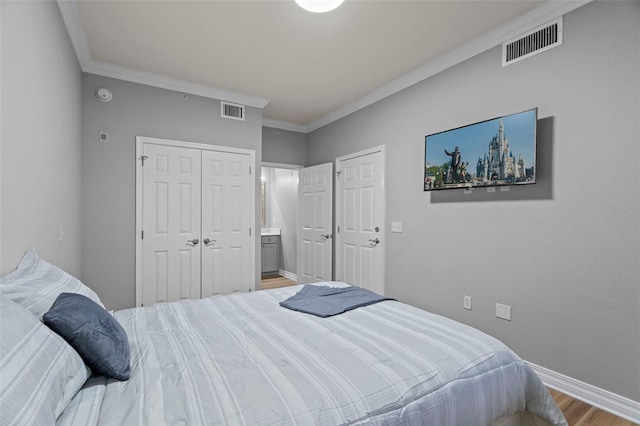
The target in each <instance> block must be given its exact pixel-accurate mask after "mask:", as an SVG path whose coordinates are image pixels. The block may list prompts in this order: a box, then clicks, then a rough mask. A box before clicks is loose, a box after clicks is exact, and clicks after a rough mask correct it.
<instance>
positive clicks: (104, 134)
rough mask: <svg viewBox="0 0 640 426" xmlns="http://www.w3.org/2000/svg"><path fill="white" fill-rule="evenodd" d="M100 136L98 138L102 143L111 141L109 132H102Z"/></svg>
mask: <svg viewBox="0 0 640 426" xmlns="http://www.w3.org/2000/svg"><path fill="white" fill-rule="evenodd" d="M99 137H100V138H99V139H98V141H99V142H100V143H109V133H107V132H100V134H99Z"/></svg>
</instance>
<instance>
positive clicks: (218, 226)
mask: <svg viewBox="0 0 640 426" xmlns="http://www.w3.org/2000/svg"><path fill="white" fill-rule="evenodd" d="M249 173H250V157H249V155H246V154H238V153H231V152H218V151H203V152H202V238H203V241H202V297H208V296H212V295H214V294H229V293H235V292H244V291H250V290H251V287H252V286H251V283H252V282H253V279H252V277H253V275H254V273H255V271H254V270H253V268H252V265H251V250H254V249H255V246H254V244H253V240H252V238H251V235H250V229H251V227H252V226H251V217H252V216H251V209H252V206H253V203H252V202H251V201H252V200H251V197H252V195H251V190H250V187H251V175H250V174H249Z"/></svg>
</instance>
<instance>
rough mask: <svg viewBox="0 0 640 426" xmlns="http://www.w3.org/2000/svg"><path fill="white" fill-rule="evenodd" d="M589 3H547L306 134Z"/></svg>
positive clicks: (340, 111)
mask: <svg viewBox="0 0 640 426" xmlns="http://www.w3.org/2000/svg"><path fill="white" fill-rule="evenodd" d="M591 1H592V0H577V1H550V2H548V3H545V4H543V5H541V6H539V7H537V8H535V9H533V10H531V11H529V12H527V13H525V14H524V15H522V16H519V17H517V18H515V19H513V20H511V21H509V22H507V23H505V24H504V25H501V26H499V27H496V28H495V29H493V30H491V31H489V32H487V33H485V34H483V35H481V36H480V37H477V38H476V39H474V40H472V41H471V42H469V43H466V44H463V45H462V46H460V47H458V48H456V49H453V50H451V51H449V52H447V53H445V54H443V55H441V56H439V57H438V58H436V59H434V60H432V61H430V62H427V63H426V64H424V65H422V66H420V67H418V68H416V69H415V70H413V71H410V72H409V73H407V74H405V75H403V76H401V77H400V78H397V79H395V80H393V81H391V82H390V83H388V84H386V85H384V86H382V87H380V88H379V89H376V90H374V91H372V92H370V93H369V94H367V95H365V96H363V97H361V98H359V99H356V100H355V101H353V102H350V103H348V104H347V105H345V106H343V107H341V108H339V109H337V110H335V111H333V112H331V113H329V114H327V115H325V116H324V117H321V118H319V119H317V120H315V121H312V122H311V123H309V124H308V125H307V131H308V132H312V131H314V130H317V129H319V128H321V127H323V126H326V125H327V124H330V123H333V122H334V121H337V120H339V119H341V118H343V117H346V116H347V115H349V114H352V113H354V112H356V111H359V110H361V109H363V108H365V107H367V106H369V105H372V104H374V103H376V102H378V101H380V100H382V99H384V98H386V97H389V96H391V95H393V94H395V93H398V92H400V91H401V90H404V89H406V88H408V87H410V86H413V85H414V84H416V83H419V82H421V81H423V80H426V79H427V78H429V77H432V76H434V75H436V74H438V73H440V72H442V71H444V70H446V69H448V68H451V67H453V66H454V65H457V64H459V63H461V62H463V61H466V60H467V59H470V58H472V57H474V56H476V55H479V54H480V53H483V52H485V51H487V50H489V49H492V48H494V47H496V46H499V45H500V44H502V43H504V42H505V41H507V40H510V39H512V38H515V37H517V36H519V35H520V34H523V33H525V32H527V31H529V30H530V29H532V28H536V27H538V26H540V25H543V24H545V23H546V22H548V21H551V20H553V19H556V18H558V17H560V16H563V15H564V14H566V13H569V12H571V11H572V10H575V9H577V8H579V7H581V6H584V5H585V4H587V3H590V2H591Z"/></svg>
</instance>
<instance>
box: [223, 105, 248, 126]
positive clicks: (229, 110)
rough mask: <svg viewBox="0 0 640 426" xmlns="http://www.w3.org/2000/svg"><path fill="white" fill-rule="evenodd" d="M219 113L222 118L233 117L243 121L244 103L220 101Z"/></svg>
mask: <svg viewBox="0 0 640 426" xmlns="http://www.w3.org/2000/svg"><path fill="white" fill-rule="evenodd" d="M220 113H221V116H222V118H233V119H234V120H243V121H244V105H238V104H231V103H229V102H220Z"/></svg>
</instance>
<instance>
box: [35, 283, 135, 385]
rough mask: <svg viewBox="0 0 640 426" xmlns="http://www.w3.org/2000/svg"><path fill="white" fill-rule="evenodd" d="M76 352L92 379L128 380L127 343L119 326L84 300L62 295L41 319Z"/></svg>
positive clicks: (113, 319) (129, 368)
mask: <svg viewBox="0 0 640 426" xmlns="http://www.w3.org/2000/svg"><path fill="white" fill-rule="evenodd" d="M42 320H43V321H44V323H45V324H46V325H47V326H48V327H49V328H50V329H52V330H53V331H55V332H56V333H58V334H59V335H60V336H62V338H64V340H66V341H67V342H69V344H70V345H71V346H72V347H73V348H74V349H75V350H76V351H77V352H78V354H79V355H80V356H81V357H82V359H83V360H84V362H85V363H86V364H87V366H88V367H89V368H90V369H91V372H92V373H93V375H94V376H107V377H112V378H114V379H118V380H128V379H129V377H130V376H131V366H130V365H129V339H128V337H127V333H126V332H125V331H124V329H123V328H122V326H121V325H120V323H118V321H117V320H116V319H115V318H114V317H112V316H111V314H109V312H107V311H106V310H105V309H104V308H102V307H101V306H100V305H98V304H97V303H96V302H94V301H93V300H91V299H89V298H88V297H86V296H83V295H81V294H77V293H61V294H60V295H59V296H58V298H57V299H56V301H55V302H54V303H53V306H51V309H50V310H49V312H47V313H45V314H44V315H43V317H42Z"/></svg>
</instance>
